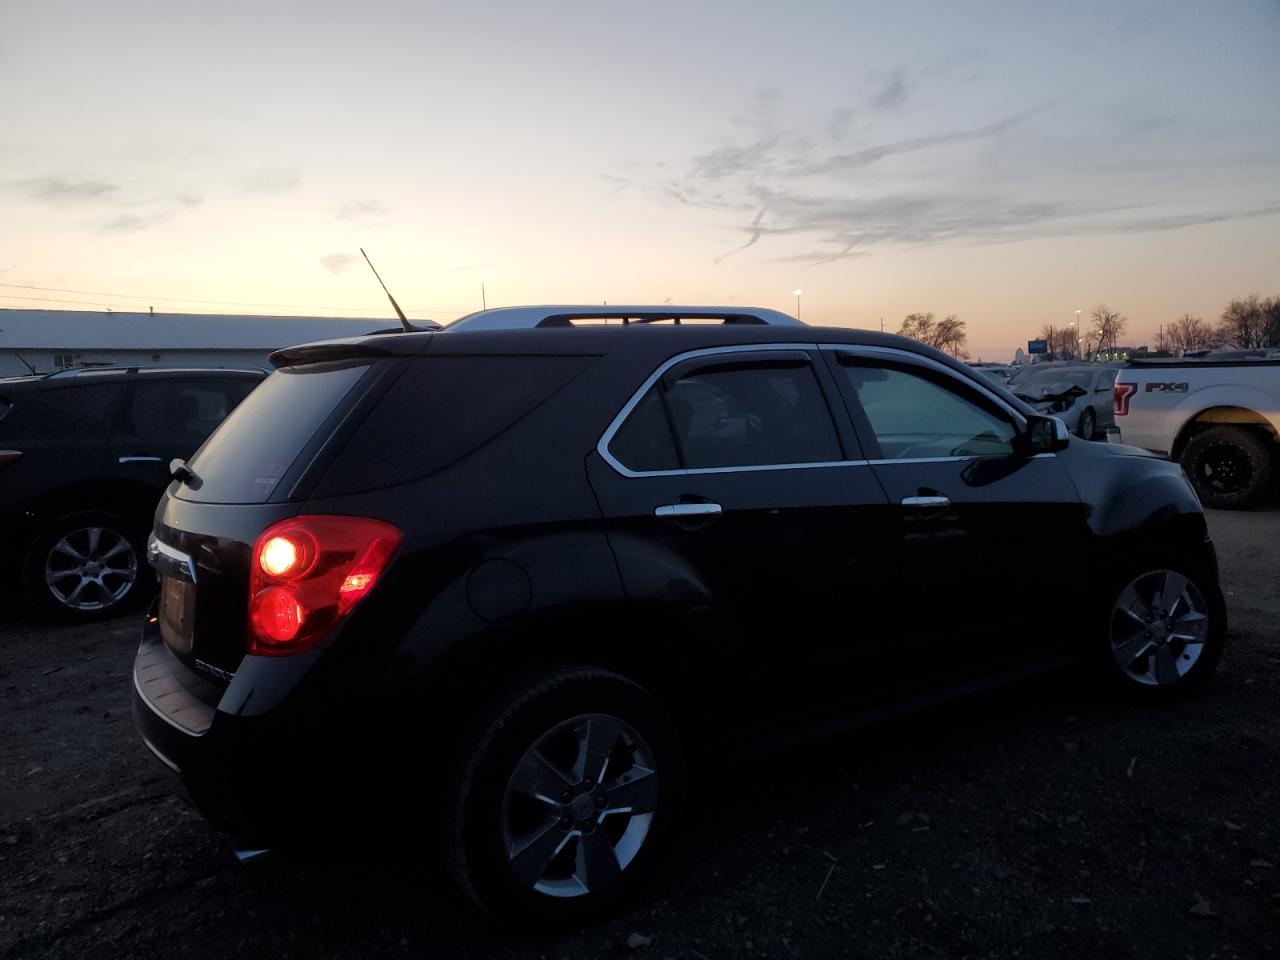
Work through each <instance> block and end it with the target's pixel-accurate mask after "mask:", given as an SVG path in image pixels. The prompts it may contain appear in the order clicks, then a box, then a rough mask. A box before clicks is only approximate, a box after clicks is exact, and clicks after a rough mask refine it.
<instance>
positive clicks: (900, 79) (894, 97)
mask: <svg viewBox="0 0 1280 960" xmlns="http://www.w3.org/2000/svg"><path fill="white" fill-rule="evenodd" d="M914 86H915V85H914V84H912V83H909V82H908V81H907V75H906V71H904V70H903V69H902V68H901V67H899V68H898V69H896V70H894V71H893V73H892V74H890V75H889V79H888V80H886V81H885V82H884V83H882V84H881V85H880V88H879V89H878V90H876V92H875V93H873V94H872V95H871V106H872V108H873V109H875V110H879V111H882V112H883V111H886V110H895V109H897V108H898V107H900V106H902V104H903V103H904V102H905V101H906V99H907V97H908V96H910V95H911V91H912V90H913V89H914Z"/></svg>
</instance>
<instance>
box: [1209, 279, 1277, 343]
mask: <svg viewBox="0 0 1280 960" xmlns="http://www.w3.org/2000/svg"><path fill="white" fill-rule="evenodd" d="M1266 328H1267V320H1266V315H1265V313H1264V312H1263V304H1262V300H1261V299H1260V298H1259V297H1258V295H1257V294H1256V293H1255V294H1253V295H1252V296H1248V297H1245V298H1244V299H1241V300H1232V301H1231V302H1230V303H1229V304H1227V308H1226V309H1225V310H1223V311H1222V316H1221V317H1220V318H1219V320H1218V333H1219V334H1220V335H1221V337H1222V339H1223V341H1224V342H1225V343H1228V344H1231V345H1232V346H1235V347H1239V348H1240V349H1241V350H1251V349H1253V348H1254V347H1262V346H1265V345H1266V339H1267V329H1266Z"/></svg>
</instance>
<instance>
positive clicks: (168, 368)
mask: <svg viewBox="0 0 1280 960" xmlns="http://www.w3.org/2000/svg"><path fill="white" fill-rule="evenodd" d="M202 370H220V371H223V372H225V373H270V372H271V371H270V370H269V369H268V368H266V367H253V366H243V365H236V366H230V367H229V366H219V365H216V364H189V363H188V364H171V365H161V364H142V365H138V364H133V365H130V366H118V365H116V364H106V363H104V364H99V365H97V366H92V367H68V368H66V369H65V370H56V371H54V372H53V373H47V374H43V376H44V378H45V379H46V380H70V379H73V378H75V377H84V376H90V375H95V376H103V375H107V374H110V375H112V376H122V377H123V376H128V375H129V374H133V373H199V372H200V371H202Z"/></svg>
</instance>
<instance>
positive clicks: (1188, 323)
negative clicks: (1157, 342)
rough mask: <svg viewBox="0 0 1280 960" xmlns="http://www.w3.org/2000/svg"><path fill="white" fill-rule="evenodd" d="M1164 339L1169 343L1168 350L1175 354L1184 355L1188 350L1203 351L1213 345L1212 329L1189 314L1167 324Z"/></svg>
mask: <svg viewBox="0 0 1280 960" xmlns="http://www.w3.org/2000/svg"><path fill="white" fill-rule="evenodd" d="M1165 337H1166V338H1167V339H1168V341H1169V350H1170V351H1171V352H1173V353H1175V354H1181V353H1186V352H1187V351H1188V350H1203V349H1204V348H1205V347H1208V346H1211V345H1212V344H1213V330H1212V328H1210V326H1209V325H1208V324H1207V323H1205V322H1204V321H1203V320H1202V319H1200V318H1199V317H1193V316H1192V315H1191V314H1189V313H1184V314H1183V315H1182V316H1180V317H1179V318H1178V319H1177V320H1175V321H1173V323H1171V324H1169V329H1168V331H1167V332H1166V333H1165Z"/></svg>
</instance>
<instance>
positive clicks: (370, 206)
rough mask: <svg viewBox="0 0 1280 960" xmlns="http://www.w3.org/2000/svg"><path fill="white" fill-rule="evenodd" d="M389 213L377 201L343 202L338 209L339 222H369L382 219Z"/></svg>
mask: <svg viewBox="0 0 1280 960" xmlns="http://www.w3.org/2000/svg"><path fill="white" fill-rule="evenodd" d="M390 212H391V211H390V210H389V209H387V207H386V206H385V205H384V204H382V203H379V202H378V201H377V200H368V199H353V200H344V201H343V202H342V205H341V206H340V207H338V213H337V217H338V219H339V220H370V219H374V218H376V217H384V216H386V215H387V214H388V213H390Z"/></svg>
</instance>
